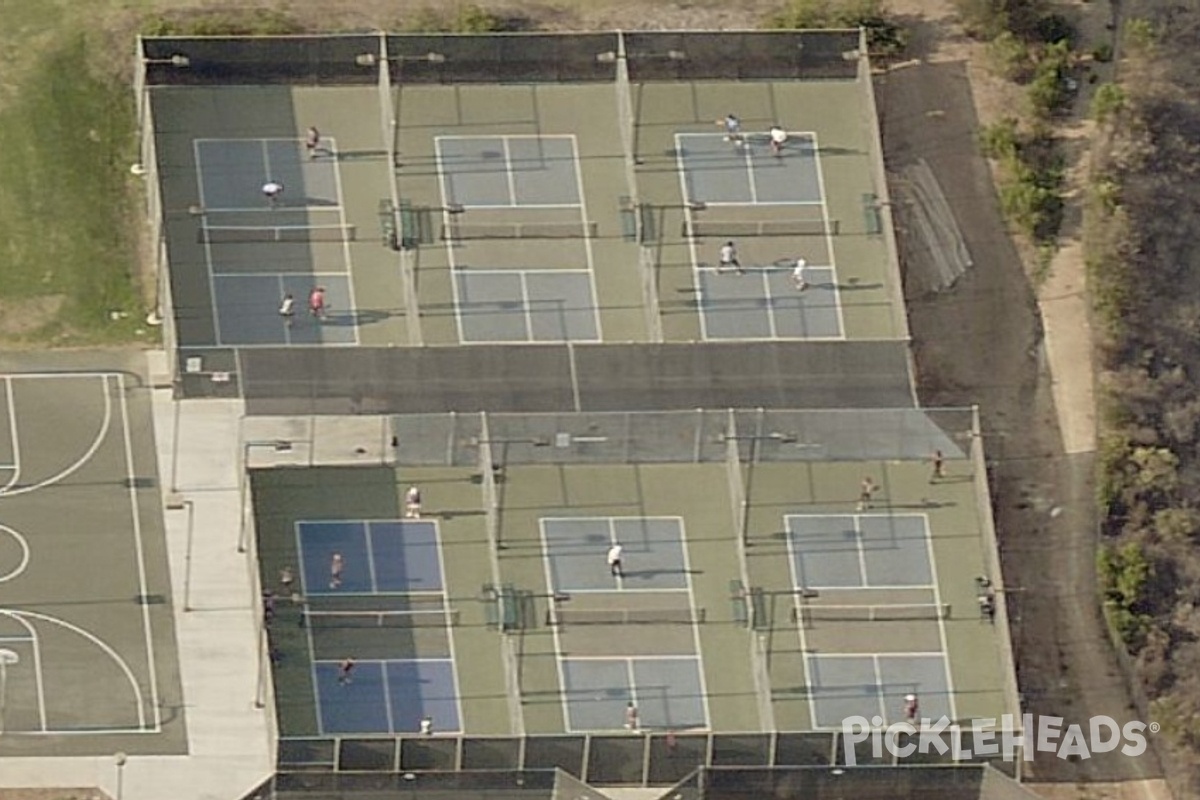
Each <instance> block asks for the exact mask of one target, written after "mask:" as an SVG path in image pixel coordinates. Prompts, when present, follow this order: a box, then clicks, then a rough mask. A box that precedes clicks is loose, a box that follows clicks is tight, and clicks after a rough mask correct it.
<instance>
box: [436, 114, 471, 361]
mask: <svg viewBox="0 0 1200 800" xmlns="http://www.w3.org/2000/svg"><path fill="white" fill-rule="evenodd" d="M441 138H442V137H440V136H435V137H433V160H434V165H435V166H436V167H437V178H438V191H439V192H441V196H442V227H443V228H449V227H450V222H451V220H450V210H449V209H450V198H449V195H448V193H447V186H446V181H447V180H448V179H449V177H450V176H449V174H448V173H447V172H446V168H445V164H444V163H442V148H441V146H440V145H439V144H438V143H439V141H440V140H441ZM464 207H465V206H464ZM442 246H443V247H445V248H446V265H447V266H448V267H449V268H450V288H451V290H452V294H453V296H454V324H455V327H457V328H458V341H459V344H466V343H467V341H468V340H467V336H466V333H464V331H463V318H462V314H461V313H459V309H461V308H462V306H463V301H462V298H461V297H460V294H461V291H460V290H459V287H458V269H459V266H458V260H457V259H456V258H455V257H454V240H453V239H452V238H450V237H447V236H443V237H442Z"/></svg>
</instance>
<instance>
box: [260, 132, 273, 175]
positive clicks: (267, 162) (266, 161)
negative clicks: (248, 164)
mask: <svg viewBox="0 0 1200 800" xmlns="http://www.w3.org/2000/svg"><path fill="white" fill-rule="evenodd" d="M259 144H260V145H262V157H263V170H264V172H265V173H266V174H265V175H264V176H263V182H264V183H265V182H266V181H273V180H275V176H274V175H272V174H271V153H270V151H269V150H268V149H267V140H266V139H260V140H259Z"/></svg>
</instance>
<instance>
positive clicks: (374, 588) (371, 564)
mask: <svg viewBox="0 0 1200 800" xmlns="http://www.w3.org/2000/svg"><path fill="white" fill-rule="evenodd" d="M358 524H360V525H362V527H363V537H364V540H365V544H366V545H367V574H368V575H370V576H371V591H369V592H366V594H373V595H374V594H379V579H378V578H377V577H376V575H375V553H374V549H375V548H374V547H373V546H372V543H371V526H370V524H369V523H368V522H367V521H366V520H358Z"/></svg>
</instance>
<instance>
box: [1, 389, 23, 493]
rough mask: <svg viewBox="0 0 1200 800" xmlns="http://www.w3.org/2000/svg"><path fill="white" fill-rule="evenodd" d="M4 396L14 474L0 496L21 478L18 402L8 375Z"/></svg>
mask: <svg viewBox="0 0 1200 800" xmlns="http://www.w3.org/2000/svg"><path fill="white" fill-rule="evenodd" d="M4 396H5V404H6V406H7V411H8V436H9V439H10V441H11V442H12V455H13V465H12V471H13V474H12V475H10V476H9V478H8V480H7V481H5V483H4V485H3V486H0V495H5V494H7V493H8V491H9V489H11V488H12V487H13V486H15V485H16V484H17V482H18V481H19V480H20V478H21V440H20V438H19V437H18V435H17V408H16V402H17V401H16V397H15V395H14V394H13V382H12V377H11V376H8V375H6V376H4Z"/></svg>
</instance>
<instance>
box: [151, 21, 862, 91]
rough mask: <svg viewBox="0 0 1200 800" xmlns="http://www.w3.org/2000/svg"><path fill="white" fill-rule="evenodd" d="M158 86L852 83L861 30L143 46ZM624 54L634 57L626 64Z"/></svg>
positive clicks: (386, 37) (184, 40)
mask: <svg viewBox="0 0 1200 800" xmlns="http://www.w3.org/2000/svg"><path fill="white" fill-rule="evenodd" d="M144 49H145V59H144V64H145V68H146V72H145V81H146V83H147V84H148V85H151V86H158V85H168V86H170V85H205V84H208V85H230V84H310V85H347V84H350V85H353V84H368V83H374V82H375V81H376V80H377V79H378V76H377V74H376V71H375V67H376V65H377V64H378V63H379V62H380V61H386V62H387V64H388V67H389V71H390V73H391V79H392V81H393V82H395V83H398V84H415V83H426V84H428V83H434V84H454V83H520V82H530V81H536V82H547V83H568V82H574V83H579V82H609V81H613V80H615V78H616V68H617V63H618V62H619V61H621V60H625V61H626V62H627V63H628V68H629V78H630V79H631V80H633V81H635V82H642V81H659V80H766V79H778V80H792V79H822V78H838V79H853V78H854V77H855V74H856V72H857V70H858V63H857V62H858V60H859V58H858V56H859V33H858V31H857V30H816V31H733V32H728V31H719V32H702V33H698V32H641V33H626V34H621V33H617V32H606V33H542V32H538V33H495V34H451V33H434V34H349V35H326V36H254V37H241V36H226V37H221V36H213V37H163V38H149V39H146V40H145V43H144ZM622 51H623V52H624V54H625V58H624V59H621V58H619V57H618V56H619V54H620V53H621V52H622Z"/></svg>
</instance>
